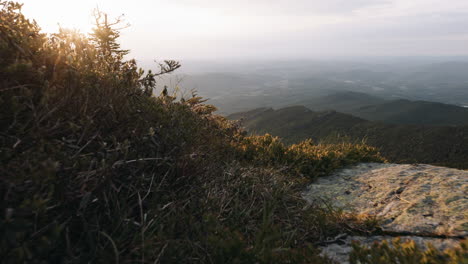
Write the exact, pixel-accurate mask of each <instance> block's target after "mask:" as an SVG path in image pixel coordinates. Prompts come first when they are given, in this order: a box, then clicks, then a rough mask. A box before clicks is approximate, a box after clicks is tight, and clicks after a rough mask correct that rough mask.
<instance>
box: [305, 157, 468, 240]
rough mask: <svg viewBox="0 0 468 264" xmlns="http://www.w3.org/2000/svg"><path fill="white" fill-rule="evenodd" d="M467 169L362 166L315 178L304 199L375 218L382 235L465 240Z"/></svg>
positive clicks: (466, 223) (416, 166)
mask: <svg viewBox="0 0 468 264" xmlns="http://www.w3.org/2000/svg"><path fill="white" fill-rule="evenodd" d="M467 196H468V171H463V170H457V169H450V168H445V167H436V166H431V165H423V164H414V165H401V164H380V163H362V164H359V165H357V166H353V167H349V168H346V169H343V170H341V171H338V172H337V173H335V174H333V175H331V176H328V177H323V178H319V179H318V180H317V181H316V182H315V183H313V184H311V185H310V186H309V188H308V191H306V192H305V193H304V198H305V199H307V200H308V201H310V202H313V201H314V200H326V201H329V202H331V203H332V204H333V205H335V206H338V207H341V208H343V209H344V210H348V211H353V212H357V213H363V214H369V215H376V216H378V217H379V218H380V219H381V220H382V229H383V230H384V231H389V232H396V233H410V234H412V235H418V234H421V235H441V236H451V237H452V236H453V237H464V236H466V235H467V234H468V199H467Z"/></svg>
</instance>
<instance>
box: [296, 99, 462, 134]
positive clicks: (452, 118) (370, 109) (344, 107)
mask: <svg viewBox="0 0 468 264" xmlns="http://www.w3.org/2000/svg"><path fill="white" fill-rule="evenodd" d="M302 103H303V104H304V105H305V106H307V107H309V108H310V109H312V110H314V111H325V110H335V111H338V112H342V113H346V114H350V115H354V116H357V117H360V118H363V119H366V120H371V121H382V122H386V123H391V124H414V125H432V126H456V125H468V108H463V107H460V106H456V105H450V104H442V103H437V102H428V101H411V100H403V99H399V100H384V99H382V98H379V97H375V96H371V95H368V94H365V93H358V92H338V93H334V94H331V95H327V96H324V97H320V98H313V99H308V100H305V101H303V102H302Z"/></svg>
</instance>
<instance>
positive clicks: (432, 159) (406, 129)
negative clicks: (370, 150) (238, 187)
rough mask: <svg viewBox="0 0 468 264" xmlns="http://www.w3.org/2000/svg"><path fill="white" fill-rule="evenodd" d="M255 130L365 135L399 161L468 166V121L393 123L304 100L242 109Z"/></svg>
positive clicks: (300, 135)
mask: <svg viewBox="0 0 468 264" xmlns="http://www.w3.org/2000/svg"><path fill="white" fill-rule="evenodd" d="M228 118H230V119H241V120H242V125H243V126H245V127H246V128H247V130H249V131H250V132H251V133H254V134H255V133H271V134H273V135H275V136H279V137H282V138H283V139H284V140H285V141H286V142H288V143H294V142H297V141H300V140H304V139H306V138H312V139H314V140H317V141H323V142H330V141H336V140H338V141H342V140H346V141H349V140H350V141H353V142H356V141H362V140H365V142H366V143H367V144H369V145H372V146H375V147H377V148H378V149H379V150H380V151H381V153H382V155H383V156H384V157H386V158H388V159H389V160H391V161H394V162H419V163H431V164H439V165H447V166H453V167H458V168H465V169H466V168H468V126H461V127H450V126H422V125H392V124H385V123H381V122H371V121H366V120H364V119H360V118H357V117H354V116H351V115H347V114H342V113H339V112H334V111H328V112H313V111H311V110H309V109H307V108H305V107H302V106H295V107H289V108H284V109H278V110H273V109H271V108H267V109H266V108H262V109H256V110H252V111H249V112H244V113H237V114H234V115H231V116H229V117H228Z"/></svg>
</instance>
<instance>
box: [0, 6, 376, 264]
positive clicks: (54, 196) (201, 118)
mask: <svg viewBox="0 0 468 264" xmlns="http://www.w3.org/2000/svg"><path fill="white" fill-rule="evenodd" d="M0 6H1V7H2V8H1V10H0V17H1V19H0V33H1V36H0V55H1V56H0V102H1V103H0V108H1V109H0V110H1V111H0V160H1V166H0V171H1V174H2V178H1V185H0V194H1V197H2V198H3V199H2V201H1V202H0V208H1V210H2V212H4V214H3V215H2V221H0V235H1V238H0V256H2V262H3V263H109V262H115V263H136V262H141V263H147V262H151V263H271V262H275V263H331V262H330V260H328V259H326V258H324V257H320V256H319V255H318V254H317V253H318V252H317V250H316V249H314V243H316V242H318V241H322V240H326V239H328V238H329V237H333V236H335V235H336V234H338V233H341V232H343V231H344V230H345V229H346V228H347V226H349V223H347V224H345V223H346V221H347V219H348V217H347V216H345V215H344V214H343V213H341V212H340V211H336V210H334V209H333V208H329V207H323V206H320V205H306V203H305V201H304V200H303V199H302V198H301V197H300V195H299V192H300V190H301V188H303V186H304V185H305V184H306V183H307V182H306V180H305V179H304V178H303V177H294V176H297V174H304V175H307V176H309V177H315V176H322V175H325V174H327V173H329V172H330V171H331V170H333V169H335V168H338V167H340V166H343V165H346V164H351V163H354V162H358V161H368V160H380V158H378V156H376V153H375V151H374V150H373V149H372V148H368V147H365V146H352V145H341V146H331V145H330V146H324V145H313V144H312V143H311V142H310V141H307V142H304V143H301V144H298V145H295V146H291V147H286V146H285V145H283V144H282V143H281V142H280V141H279V140H278V139H277V138H273V137H271V136H269V135H265V136H263V137H246V135H245V133H244V132H243V131H242V130H240V129H239V128H238V127H237V126H236V125H235V124H234V123H232V122H230V121H227V120H226V119H225V118H223V117H220V116H216V115H214V114H213V111H214V110H215V108H214V107H213V106H210V105H205V104H204V103H203V102H204V101H203V99H202V98H200V97H197V96H195V95H193V96H192V97H191V98H180V100H179V99H178V98H176V97H175V96H170V95H168V94H167V92H166V93H162V94H161V95H160V96H159V97H154V96H152V94H153V89H154V87H155V80H156V78H155V77H157V76H158V75H161V74H168V73H171V72H172V71H174V70H175V69H177V68H178V67H179V66H180V65H179V64H178V63H177V62H174V61H165V62H164V63H163V64H161V65H160V66H161V68H160V71H159V72H157V73H152V72H147V73H145V72H144V71H143V70H142V69H139V68H138V67H137V65H136V63H135V61H134V60H124V58H123V55H124V54H126V53H127V51H126V50H123V49H121V48H120V45H119V44H118V42H117V37H118V36H119V33H118V30H117V29H116V28H115V26H116V25H117V24H116V23H114V22H109V21H108V20H107V18H106V16H105V15H104V14H102V13H99V12H98V13H97V17H96V18H97V19H96V28H95V29H94V32H93V33H92V35H91V36H90V37H88V36H85V35H83V34H81V33H79V32H76V31H71V30H65V29H61V30H60V31H59V32H58V33H56V34H52V35H45V34H42V33H40V31H39V27H38V26H37V25H36V24H35V22H32V21H30V20H27V19H26V18H25V17H24V16H23V15H22V14H21V12H20V8H21V6H20V5H18V4H15V3H12V2H4V1H2V2H0ZM283 167H287V168H288V170H287V171H288V172H293V173H286V172H285V171H284V170H282V168H283ZM355 222H356V224H357V225H359V221H355ZM364 224H365V223H364Z"/></svg>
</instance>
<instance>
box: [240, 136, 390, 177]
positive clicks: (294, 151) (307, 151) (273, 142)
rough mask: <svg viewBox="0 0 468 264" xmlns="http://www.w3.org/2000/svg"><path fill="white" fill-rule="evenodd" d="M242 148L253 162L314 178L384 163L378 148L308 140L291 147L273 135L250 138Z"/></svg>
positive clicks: (243, 143)
mask: <svg viewBox="0 0 468 264" xmlns="http://www.w3.org/2000/svg"><path fill="white" fill-rule="evenodd" d="M240 147H241V148H242V151H243V152H242V153H243V154H244V155H245V156H244V158H246V159H247V160H249V161H254V162H256V163H258V164H262V165H268V166H277V167H278V166H279V167H283V169H288V170H289V171H292V172H294V173H295V174H298V175H300V176H306V177H309V178H312V179H313V178H315V177H320V176H325V175H327V174H329V173H330V172H332V171H333V170H336V169H338V168H342V167H344V166H347V165H351V164H356V163H358V162H383V161H384V160H383V159H382V158H381V157H380V156H379V154H378V152H377V151H376V149H375V148H372V147H369V146H366V145H364V144H349V143H342V144H329V145H323V144H320V145H317V144H314V143H313V141H312V140H310V139H308V140H305V141H302V142H300V143H298V144H293V145H290V146H288V145H285V144H283V143H282V142H281V141H280V139H279V138H278V137H273V136H271V135H270V134H265V135H263V136H250V137H246V138H244V140H243V142H242V143H241V145H240Z"/></svg>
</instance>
